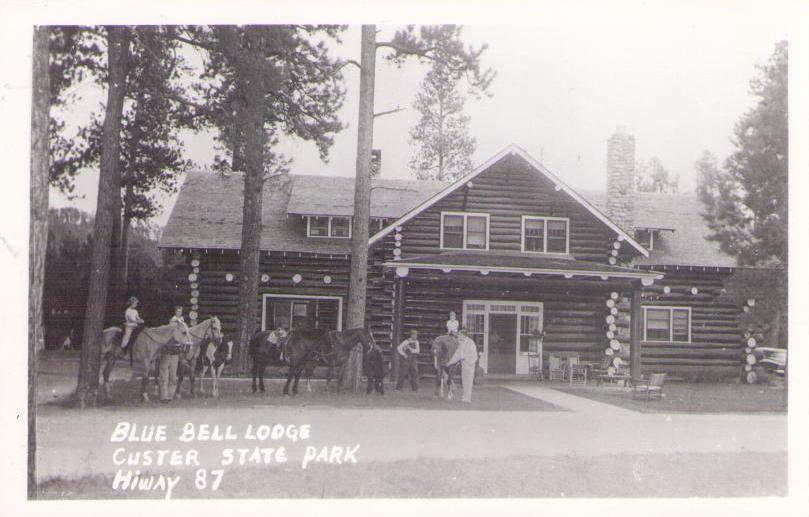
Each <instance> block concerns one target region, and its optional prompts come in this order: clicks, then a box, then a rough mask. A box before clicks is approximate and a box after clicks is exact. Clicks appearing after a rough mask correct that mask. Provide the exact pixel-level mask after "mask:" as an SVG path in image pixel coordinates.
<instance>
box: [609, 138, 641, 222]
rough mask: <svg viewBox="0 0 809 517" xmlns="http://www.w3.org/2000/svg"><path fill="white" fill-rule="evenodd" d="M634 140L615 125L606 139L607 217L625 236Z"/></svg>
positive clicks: (630, 210) (630, 204)
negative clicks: (611, 133) (612, 132)
mask: <svg viewBox="0 0 809 517" xmlns="http://www.w3.org/2000/svg"><path fill="white" fill-rule="evenodd" d="M634 176H635V137H634V136H633V135H630V134H629V133H627V132H626V128H625V127H624V126H618V127H617V128H616V130H615V134H613V135H612V136H611V137H610V138H609V139H608V140H607V216H608V217H609V218H610V219H612V220H613V222H615V224H617V225H618V226H620V227H621V228H623V229H624V230H625V231H626V232H627V233H630V235H631V232H632V213H633V211H634V208H635V206H634V200H633V196H632V194H633V192H634V190H635V185H634Z"/></svg>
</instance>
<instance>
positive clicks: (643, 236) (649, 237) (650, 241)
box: [635, 228, 655, 251]
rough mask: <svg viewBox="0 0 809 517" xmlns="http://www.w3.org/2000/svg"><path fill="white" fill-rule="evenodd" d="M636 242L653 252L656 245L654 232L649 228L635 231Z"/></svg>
mask: <svg viewBox="0 0 809 517" xmlns="http://www.w3.org/2000/svg"><path fill="white" fill-rule="evenodd" d="M635 240H636V241H638V243H639V244H640V245H641V246H643V247H644V248H646V249H647V250H649V251H651V250H653V249H654V244H655V238H654V230H650V229H648V228H639V229H637V230H635Z"/></svg>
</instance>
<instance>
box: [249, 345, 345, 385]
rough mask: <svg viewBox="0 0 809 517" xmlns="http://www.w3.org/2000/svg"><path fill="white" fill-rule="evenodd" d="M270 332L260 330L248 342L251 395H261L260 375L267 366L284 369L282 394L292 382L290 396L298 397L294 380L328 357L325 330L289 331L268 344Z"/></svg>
mask: <svg viewBox="0 0 809 517" xmlns="http://www.w3.org/2000/svg"><path fill="white" fill-rule="evenodd" d="M270 333H271V331H269V330H262V331H259V332H256V334H255V335H254V336H253V337H252V339H250V345H249V348H248V354H249V355H250V358H251V359H252V361H253V370H252V374H253V393H256V391H257V390H256V379H258V391H261V392H262V393H264V391H265V390H264V372H265V370H266V369H267V366H270V365H272V366H288V367H289V370H287V382H286V384H285V385H284V395H288V394H289V385H290V384H291V383H292V380H293V379H294V380H295V383H294V384H293V385H292V394H293V395H297V394H298V381H299V380H300V378H301V374H302V373H303V372H304V370H313V369H314V367H315V366H316V365H317V363H318V362H319V361H320V360H321V359H322V358H325V357H327V356H329V354H330V350H329V344H330V343H329V341H328V339H327V337H326V331H324V330H321V329H293V330H291V331H290V332H289V334H288V335H287V337H286V339H285V340H282V341H281V342H280V343H278V344H273V343H270V341H269V339H268V338H269V336H270Z"/></svg>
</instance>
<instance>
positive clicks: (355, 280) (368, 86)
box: [343, 25, 376, 390]
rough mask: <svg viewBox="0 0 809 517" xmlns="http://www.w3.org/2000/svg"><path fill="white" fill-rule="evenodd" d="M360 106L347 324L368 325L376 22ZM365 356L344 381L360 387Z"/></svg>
mask: <svg viewBox="0 0 809 517" xmlns="http://www.w3.org/2000/svg"><path fill="white" fill-rule="evenodd" d="M361 47H362V48H361V58H360V65H361V67H362V70H361V71H360V107H359V120H358V122H357V177H356V181H355V188H354V222H353V228H352V236H351V278H350V281H349V286H348V309H347V313H348V314H347V318H346V320H347V328H356V327H364V326H365V301H366V300H365V298H366V287H367V285H368V221H369V218H370V215H371V148H372V146H373V140H374V79H375V67H376V25H363V26H362V42H361ZM361 370H362V356H361V354H360V353H359V351H357V350H354V351H353V352H352V354H351V355H350V356H349V364H348V367H347V368H345V370H344V372H345V378H344V379H343V384H344V385H345V386H346V387H351V388H353V389H354V390H357V389H359V386H360V375H361V374H362V371H361Z"/></svg>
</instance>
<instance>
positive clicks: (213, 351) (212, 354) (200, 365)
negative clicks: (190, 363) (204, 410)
mask: <svg viewBox="0 0 809 517" xmlns="http://www.w3.org/2000/svg"><path fill="white" fill-rule="evenodd" d="M232 358H233V341H228V342H224V340H220V341H219V343H218V344H215V343H214V342H213V341H208V342H207V343H205V344H204V345H203V346H202V347H201V348H200V353H199V357H198V358H197V364H196V370H197V371H198V372H200V377H199V392H200V394H202V395H204V394H205V389H204V388H203V381H204V380H205V372H206V371H208V369H209V368H210V371H211V378H212V379H213V388H212V391H211V395H213V396H214V397H218V396H219V377H221V376H222V369H223V368H224V367H225V364H227V363H229V362H230V361H231V359H232Z"/></svg>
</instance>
